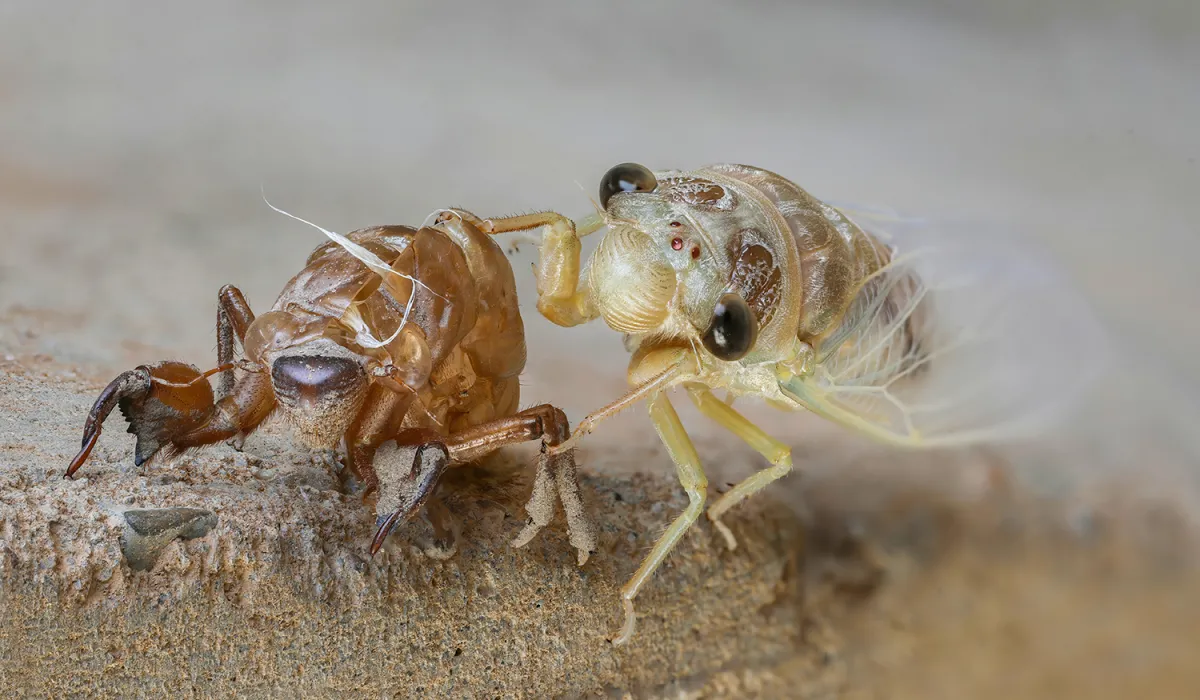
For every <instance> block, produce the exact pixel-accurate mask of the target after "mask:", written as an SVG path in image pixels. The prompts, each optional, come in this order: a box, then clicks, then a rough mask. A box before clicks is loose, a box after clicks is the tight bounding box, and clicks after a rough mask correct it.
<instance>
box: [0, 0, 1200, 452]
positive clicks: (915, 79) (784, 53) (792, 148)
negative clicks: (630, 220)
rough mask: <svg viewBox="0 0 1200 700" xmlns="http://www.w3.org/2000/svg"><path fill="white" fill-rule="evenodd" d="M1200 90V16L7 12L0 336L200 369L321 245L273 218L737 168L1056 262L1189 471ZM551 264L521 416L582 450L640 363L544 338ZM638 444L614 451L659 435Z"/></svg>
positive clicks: (296, 9) (875, 9) (525, 265)
mask: <svg viewBox="0 0 1200 700" xmlns="http://www.w3.org/2000/svg"><path fill="white" fill-rule="evenodd" d="M1198 75H1200V7H1198V6H1197V5H1196V4H1195V3H1185V2H1180V1H1179V0H1152V1H1150V2H1136V3H1134V2H1127V1H1124V0H1056V1H1055V2H1035V1H1032V0H1018V1H1016V2H1007V1H1006V2H1002V3H1000V2H968V1H953V0H907V1H906V2H874V1H871V0H850V1H845V2H838V3H832V2H827V3H818V2H806V3H797V2H742V3H736V4H734V3H717V2H703V3H697V2H687V3H671V2H662V3H622V2H617V3H570V4H565V3H535V2H508V3H503V4H500V3H487V2H473V3H454V2H441V3H408V2H355V3H340V4H335V3H328V2H294V1H292V2H277V1H273V0H264V1H262V2H256V3H253V4H247V3H241V2H232V1H225V0H217V1H214V2H208V3H203V4H197V3H185V2H161V3H154V4H151V5H148V4H146V3H137V2H122V1H119V0H114V1H112V2H106V3H103V4H95V3H67V2H56V3H44V2H25V1H20V0H12V1H10V2H6V3H3V7H0V311H3V312H5V313H6V314H7V318H8V320H9V321H10V326H11V325H12V324H15V327H16V328H17V329H18V330H17V332H18V333H19V334H20V338H19V340H21V342H22V343H23V347H29V346H30V345H32V347H33V348H35V349H37V350H38V351H41V352H45V353H47V354H49V355H51V356H53V357H55V358H56V359H58V360H62V361H66V362H74V363H78V364H79V365H81V366H84V367H87V368H90V369H93V370H95V371H96V372H99V373H100V374H105V373H108V372H111V371H116V370H119V369H124V368H126V367H129V366H131V365H134V364H139V363H141V362H145V361H148V360H151V359H157V358H160V357H164V356H169V357H176V358H181V359H186V360H187V361H189V362H194V363H197V364H201V365H206V363H208V362H210V359H209V358H210V357H214V356H215V353H214V348H215V335H214V321H213V317H214V308H215V295H216V291H217V290H218V289H219V288H220V286H221V285H223V284H226V283H232V284H235V285H237V286H239V287H240V288H241V289H242V290H243V291H244V292H245V293H246V294H247V296H248V298H249V300H250V303H251V305H252V306H253V307H254V308H255V309H256V310H257V311H258V312H260V313H261V312H262V311H264V310H265V309H267V308H269V307H270V305H271V304H272V303H273V301H274V299H275V295H276V294H277V293H278V291H279V290H280V288H281V287H282V285H283V284H284V282H286V281H287V280H288V279H289V278H290V277H291V276H292V275H293V274H294V273H295V272H296V271H297V270H298V269H299V267H300V265H301V263H302V262H303V260H304V259H305V257H306V256H307V255H308V253H309V251H310V250H311V249H312V247H313V246H315V245H316V244H318V243H320V242H322V241H323V240H324V239H323V238H322V235H321V234H320V233H319V232H318V231H316V230H314V229H311V228H309V227H307V226H304V225H303V224H300V223H298V222H296V221H293V220H290V219H288V218H285V217H283V216H281V215H279V214H277V213H275V212H273V211H272V210H271V209H270V208H269V207H268V206H267V205H266V203H265V202H264V201H263V194H264V193H265V194H266V196H267V198H268V199H269V200H270V201H271V202H272V203H273V204H275V205H276V206H279V207H282V208H283V209H286V210H288V211H290V212H293V213H294V214H296V215H298V216H301V217H304V218H306V219H308V220H310V221H314V222H317V223H319V224H321V225H323V226H325V227H326V228H331V229H335V230H339V231H343V232H346V231H350V230H353V229H356V228H360V227H364V226H370V225H376V224H382V223H406V224H418V223H420V222H422V221H423V220H424V219H425V217H426V216H427V215H428V214H429V213H430V212H432V211H433V210H435V209H437V208H440V207H446V206H461V207H465V208H468V209H470V210H472V211H475V212H476V213H478V214H480V215H483V216H490V215H501V214H507V213H515V212H519V211H528V210H535V209H548V208H550V209H556V210H558V211H561V212H563V213H566V214H567V215H570V216H579V215H582V214H585V213H587V212H589V211H590V210H591V203H590V202H589V197H594V196H595V191H596V186H597V183H598V181H599V178H600V176H601V174H602V173H603V172H604V171H605V170H606V169H607V168H608V167H610V166H611V165H613V164H615V163H618V162H621V161H626V160H633V161H638V162H642V163H645V164H647V165H648V166H650V167H652V168H655V169H663V168H691V167H697V166H700V165H704V164H706V163H709V162H722V161H732V162H743V163H751V164H754V165H759V166H762V167H766V168H768V169H771V170H774V171H776V172H779V173H782V174H784V175H786V176H789V177H791V178H792V179H794V180H795V181H796V182H798V183H799V184H800V185H801V186H802V187H804V188H806V189H808V190H809V191H810V192H812V193H814V194H816V195H817V196H819V197H824V198H828V199H832V200H835V201H841V202H851V203H856V204H863V205H868V206H884V207H894V208H896V209H899V210H900V211H902V212H904V213H908V214H914V215H917V216H930V217H935V218H937V217H944V218H960V219H973V220H977V221H981V222H986V223H987V224H988V225H989V226H990V227H991V229H992V230H1001V231H1003V230H1009V231H1013V232H1015V233H1019V234H1020V235H1022V236H1024V237H1026V238H1027V239H1031V240H1035V241H1037V242H1038V243H1039V244H1041V245H1043V247H1044V249H1045V252H1048V253H1049V254H1050V255H1053V256H1056V257H1057V262H1058V263H1059V264H1060V265H1061V266H1062V268H1063V274H1064V276H1065V277H1067V278H1068V280H1070V281H1071V282H1072V283H1074V284H1076V285H1078V286H1079V287H1080V288H1081V289H1082V290H1083V291H1084V292H1085V293H1086V294H1087V295H1088V296H1089V297H1090V298H1091V299H1092V300H1093V301H1094V302H1095V304H1096V306H1097V308H1098V309H1099V310H1100V312H1101V313H1102V314H1103V316H1104V318H1105V320H1106V322H1107V323H1108V324H1109V327H1110V329H1111V330H1112V332H1113V335H1114V337H1116V338H1118V339H1119V340H1121V341H1123V342H1124V343H1125V347H1124V348H1123V349H1122V350H1121V352H1122V353H1123V355H1122V360H1121V369H1120V375H1121V376H1119V377H1115V378H1114V379H1118V380H1124V381H1126V384H1125V385H1124V386H1123V387H1122V388H1119V389H1118V388H1115V387H1116V384H1115V383H1114V382H1111V381H1109V382H1106V385H1108V386H1106V388H1107V389H1108V391H1109V395H1107V396H1106V397H1104V399H1103V400H1102V401H1097V402H1096V403H1097V404H1106V405H1107V404H1113V405H1119V406H1120V407H1121V409H1122V411H1123V412H1122V413H1117V414H1114V413H1111V412H1110V415H1109V416H1108V419H1109V420H1110V421H1113V422H1114V425H1115V426H1116V427H1118V428H1120V430H1121V431H1122V432H1129V430H1130V427H1129V425H1128V424H1129V423H1130V422H1131V421H1141V422H1142V423H1143V424H1144V426H1143V428H1141V429H1142V430H1143V433H1144V435H1143V437H1144V439H1145V440H1146V441H1149V442H1161V440H1160V437H1159V436H1158V435H1151V434H1150V433H1154V432H1155V431H1160V430H1161V428H1160V424H1161V423H1163V422H1164V421H1167V422H1169V421H1175V422H1176V423H1177V424H1179V425H1178V429H1177V430H1176V433H1177V435H1176V438H1178V439H1186V438H1181V437H1180V436H1181V435H1190V434H1191V430H1192V427H1191V425H1192V424H1191V423H1190V422H1189V421H1190V418H1186V417H1182V416H1185V415H1190V414H1187V411H1184V410H1183V409H1182V408H1179V407H1178V406H1177V405H1176V404H1177V402H1182V403H1183V404H1187V403H1188V400H1189V399H1191V398H1192V397H1194V396H1195V394H1194V392H1192V391H1191V388H1190V387H1191V386H1192V385H1193V383H1195V382H1197V381H1198V380H1200V366H1198V365H1197V363H1196V362H1195V361H1194V358H1195V355H1196V350H1197V348H1198V347H1200V322H1197V320H1196V318H1195V315H1194V311H1195V306H1196V303H1197V302H1198V301H1200V275H1197V274H1196V272H1195V266H1196V264H1197V261H1198V260H1200V236H1198V235H1197V230H1196V223H1195V222H1196V220H1197V216H1196V214H1197V210H1198V208H1200V207H1198V205H1197V196H1198V195H1200V163H1198V162H1197V158H1198V157H1200V131H1198V129H1197V124H1200V79H1198V78H1197V76H1198ZM594 243H595V239H594V238H593V239H588V244H589V246H590V245H594ZM535 259H536V249H534V248H533V247H532V246H529V245H526V246H523V247H521V248H520V252H519V253H518V254H515V255H513V264H514V266H515V267H516V270H517V278H518V280H519V283H520V293H521V294H522V300H523V303H524V306H525V308H526V309H528V310H529V313H527V314H526V323H527V326H528V329H529V338H530V340H529V345H530V374H529V378H528V384H529V388H528V389H527V392H526V394H527V400H530V401H534V400H536V401H543V400H551V401H556V402H559V403H561V404H563V405H564V407H565V408H566V409H567V410H568V413H569V414H570V415H571V416H572V418H573V419H574V420H578V418H579V417H581V416H582V415H583V413H585V412H586V411H588V410H591V409H593V408H595V407H596V406H598V405H600V404H602V403H604V402H607V401H608V400H609V399H610V398H611V397H613V396H615V395H616V394H617V393H618V392H620V391H622V389H623V388H624V382H623V371H624V367H625V363H626V361H627V356H626V354H625V353H624V351H623V350H622V348H621V344H620V342H621V341H620V337H619V336H618V335H617V334H616V333H613V332H611V331H609V330H608V329H607V328H606V327H604V325H603V324H602V323H595V324H591V325H590V326H585V327H580V328H575V329H571V330H565V329H559V328H556V327H553V326H551V325H550V324H549V323H548V322H546V321H545V320H544V319H542V318H541V317H540V316H539V315H538V314H537V313H536V311H534V309H533V300H534V296H535V293H534V287H533V277H532V274H530V273H529V272H528V270H529V265H530V264H531V263H532V262H533V261H534V260H535ZM11 332H12V331H10V334H11ZM1021 351H1024V352H1029V353H1030V354H1031V356H1036V352H1037V350H1036V347H1033V346H1030V347H1027V348H1022V350H1021ZM1031 361H1036V359H1034V358H1033V357H1031ZM1145 370H1153V371H1154V372H1155V373H1156V374H1157V377H1156V379H1155V381H1157V385H1154V384H1153V383H1151V382H1149V381H1143V380H1142V379H1141V378H1140V377H1141V374H1140V373H1142V372H1143V371H1145ZM1126 375H1129V376H1126ZM1131 376H1134V377H1138V378H1136V379H1131V378H1130V377H1131ZM550 378H553V380H554V381H555V382H558V383H559V386H560V387H561V382H562V381H563V380H564V378H565V380H566V381H568V382H572V383H574V384H575V386H574V390H573V391H569V392H563V391H560V390H557V389H555V388H552V387H549V386H548V385H547V384H548V382H549V381H550ZM1164 390H1166V391H1169V392H1173V393H1172V396H1171V397H1170V398H1169V399H1167V398H1165V397H1164V396H1162V395H1160V392H1161V391H1164ZM1186 408H1187V410H1188V411H1190V410H1194V409H1195V406H1194V401H1193V402H1192V404H1190V405H1187V406H1186ZM684 410H685V411H686V409H684ZM637 413H639V414H640V411H638V412H637ZM768 413H769V414H773V412H768ZM1196 415H1197V416H1200V412H1197V413H1196ZM642 418H643V417H642V416H641V415H638V416H636V417H633V418H629V419H626V418H625V417H622V419H621V420H622V421H624V425H625V426H626V429H628V430H634V431H641V432H642V433H644V434H647V435H649V433H650V431H649V425H648V422H646V421H644V420H643V419H642ZM764 420H767V421H768V422H771V423H772V424H773V425H774V426H776V427H777V428H779V429H781V430H786V431H788V432H795V430H796V429H795V427H794V426H793V425H792V424H789V423H788V422H787V421H790V420H793V419H792V418H791V417H779V416H774V417H772V416H771V415H768V416H767V417H766V418H764ZM779 421H783V422H779ZM707 427H708V426H707V425H700V426H697V430H699V431H704V430H706V429H707ZM1112 427H1113V426H1110V428H1112ZM817 429H819V426H818V428H817ZM1105 430H1106V431H1108V433H1109V434H1110V435H1111V432H1112V431H1111V430H1110V429H1105ZM1147 431H1148V432H1147ZM1197 449H1200V448H1197ZM1196 454H1200V451H1198V452H1197V453H1196ZM1123 466H1125V467H1129V466H1134V465H1133V464H1131V463H1125V464H1124V465H1123ZM1137 466H1138V468H1140V465H1137Z"/></svg>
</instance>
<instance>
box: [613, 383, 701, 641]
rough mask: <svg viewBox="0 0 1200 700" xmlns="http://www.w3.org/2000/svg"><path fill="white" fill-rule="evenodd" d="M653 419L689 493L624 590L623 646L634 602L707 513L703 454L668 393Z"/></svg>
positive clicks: (655, 403)
mask: <svg viewBox="0 0 1200 700" xmlns="http://www.w3.org/2000/svg"><path fill="white" fill-rule="evenodd" d="M650 419H651V420H652V421H653V422H654V428H655V430H657V431H658V436H659V438H660V439H661V440H662V442H663V445H665V446H666V448H667V452H668V453H669V454H670V455H671V460H672V461H674V462H675V471H676V474H677V475H678V477H679V483H680V485H682V486H683V488H684V490H685V491H687V495H688V505H687V508H685V509H684V510H683V512H682V513H680V514H679V516H678V517H676V518H675V522H673V523H671V526H670V527H668V528H667V530H666V532H664V533H663V534H662V536H661V537H659V538H658V541H657V542H655V543H654V548H653V549H651V550H650V554H649V555H648V556H647V557H646V559H645V560H644V561H642V564H641V566H639V567H638V570H637V571H636V572H634V574H633V577H632V578H630V579H629V581H628V582H626V583H625V585H624V586H622V587H621V598H622V602H623V603H624V606H625V624H624V625H622V627H621V631H620V633H619V634H618V635H617V636H616V637H614V638H613V640H612V643H613V644H614V645H620V644H624V643H625V642H627V641H629V639H630V638H631V637H632V636H633V630H634V623H635V621H636V617H635V615H634V612H633V599H634V598H635V597H636V596H637V594H638V591H639V590H641V588H642V586H643V585H644V584H645V583H646V581H647V580H648V579H649V578H650V576H651V575H652V574H653V573H654V571H655V570H656V569H657V568H658V567H659V566H660V565H661V564H662V563H663V560H664V559H666V558H667V555H668V554H670V553H671V550H672V549H674V548H675V545H676V544H677V543H678V542H679V540H680V538H681V537H683V534H684V533H685V532H687V530H688V528H690V527H691V526H692V524H693V523H695V522H696V519H697V518H698V517H700V511H702V510H704V499H705V496H706V491H707V489H708V479H706V478H705V476H704V471H703V470H702V469H701V467H700V455H698V454H697V453H696V447H695V445H693V444H692V440H691V438H689V437H688V434H687V431H686V430H684V427H683V423H681V422H680V420H679V414H677V413H675V408H674V407H673V406H672V405H671V402H670V401H669V400H668V399H667V397H666V395H665V394H658V395H657V396H655V397H654V398H653V399H651V400H650Z"/></svg>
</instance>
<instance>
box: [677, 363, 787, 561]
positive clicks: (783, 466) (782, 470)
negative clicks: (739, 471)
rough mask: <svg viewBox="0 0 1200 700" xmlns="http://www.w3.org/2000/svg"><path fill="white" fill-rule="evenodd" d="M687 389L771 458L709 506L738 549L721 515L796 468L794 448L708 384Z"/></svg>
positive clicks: (715, 417)
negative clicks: (714, 391) (738, 410)
mask: <svg viewBox="0 0 1200 700" xmlns="http://www.w3.org/2000/svg"><path fill="white" fill-rule="evenodd" d="M687 391H688V395H689V396H691V397H692V401H693V402H694V403H695V404H696V407H697V408H699V409H700V412H701V413H703V414H704V415H706V416H708V417H709V418H711V419H713V420H714V421H716V422H717V423H720V424H721V426H723V427H724V428H725V429H726V430H728V431H729V432H731V433H733V434H734V435H737V436H738V437H740V438H741V439H742V440H744V441H745V442H746V444H747V445H750V447H752V448H754V450H755V451H756V452H758V453H759V454H761V455H762V456H763V457H766V458H767V461H768V462H770V463H771V466H770V467H767V468H766V469H764V470H762V471H760V472H757V473H755V474H752V475H750V476H748V477H746V478H745V479H743V480H742V481H741V482H740V483H738V484H737V485H736V486H734V487H733V488H732V489H730V490H729V491H728V492H726V493H725V494H724V495H722V496H721V497H720V498H718V499H717V500H716V502H715V503H713V504H712V505H711V506H709V508H708V519H709V520H711V521H712V523H713V525H715V526H716V528H717V530H718V531H719V532H720V533H721V535H722V536H723V537H724V538H725V544H727V545H729V548H730V549H737V539H736V538H734V536H733V532H732V531H730V529H729V527H728V526H727V525H725V523H723V522H721V516H722V515H724V514H725V513H726V511H728V510H729V509H730V508H732V507H734V506H735V505H737V504H738V503H741V502H742V501H743V500H745V498H746V497H748V496H750V495H751V494H753V493H755V492H756V491H759V490H761V489H763V488H765V487H766V486H767V485H768V484H770V483H771V482H773V481H776V480H778V479H782V478H783V477H785V476H787V475H788V473H789V472H791V471H792V450H791V448H790V447H788V446H787V445H785V444H783V443H782V442H780V441H778V440H776V439H775V438H773V437H771V436H770V435H767V434H766V433H765V432H763V430H762V428H759V427H758V426H757V425H755V424H754V423H751V422H750V421H749V420H748V419H747V418H746V417H745V416H743V415H742V414H740V413H738V412H737V411H736V410H734V408H733V407H732V406H730V405H729V404H728V403H726V402H724V401H721V400H720V399H718V398H717V397H716V396H714V395H713V393H712V391H710V390H709V389H708V387H706V386H702V385H699V384H689V385H688V386H687Z"/></svg>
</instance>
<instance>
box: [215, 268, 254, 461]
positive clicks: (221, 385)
mask: <svg viewBox="0 0 1200 700" xmlns="http://www.w3.org/2000/svg"><path fill="white" fill-rule="evenodd" d="M251 323H254V311H252V310H251V309H250V304H249V303H247V302H246V297H245V296H243V295H242V291H241V290H240V289H238V288H237V287H235V286H233V285H232V284H227V285H225V286H224V287H221V291H219V292H217V364H218V365H221V366H226V365H230V364H233V355H234V351H235V348H234V341H237V343H238V344H241V342H242V341H243V340H244V339H245V338H246V329H248V328H249V327H250V324H251ZM233 384H234V372H233V370H232V369H227V370H225V371H224V372H221V377H220V380H219V381H218V383H217V400H220V399H223V398H225V397H226V396H229V395H230V394H231V393H233ZM234 447H236V448H237V449H239V450H240V449H241V444H240V443H238V444H236V445H234Z"/></svg>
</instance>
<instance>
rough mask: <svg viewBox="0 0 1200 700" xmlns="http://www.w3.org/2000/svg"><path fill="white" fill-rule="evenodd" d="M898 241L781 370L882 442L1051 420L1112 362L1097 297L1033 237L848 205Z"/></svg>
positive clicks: (941, 438)
mask: <svg viewBox="0 0 1200 700" xmlns="http://www.w3.org/2000/svg"><path fill="white" fill-rule="evenodd" d="M841 211H842V212H843V213H844V214H846V215H848V216H849V217H850V218H851V219H852V220H854V222H855V223H856V224H858V225H859V226H861V227H863V228H864V230H866V231H868V232H869V233H871V234H872V235H874V236H875V237H876V238H877V239H879V240H881V241H882V242H884V243H885V244H886V245H888V246H890V247H892V248H893V253H892V259H891V261H890V262H889V263H888V264H887V265H885V266H884V267H883V268H881V269H880V270H879V271H878V272H877V273H876V274H874V275H872V276H871V277H869V278H868V279H866V280H864V282H863V284H862V285H861V287H860V288H859V290H858V293H857V295H856V297H855V299H854V301H853V302H852V303H851V305H850V307H849V309H848V311H847V313H846V315H845V317H844V318H843V320H842V324H841V326H840V327H839V328H838V329H837V330H836V331H835V332H834V333H832V334H831V335H830V336H829V338H828V339H827V341H826V343H825V344H823V345H822V346H820V347H819V348H818V362H817V363H816V367H815V370H814V371H813V372H812V373H811V374H809V375H806V376H792V375H787V376H781V377H780V388H781V389H782V391H783V392H784V393H785V394H786V395H788V396H789V397H791V398H792V399H794V400H795V401H797V402H798V403H800V404H801V405H802V406H804V407H805V408H807V409H808V410H811V411H812V412H814V413H816V414H818V415H820V416H822V417H824V418H826V419H829V420H831V421H834V422H836V423H839V424H841V425H843V426H845V427H847V428H849V429H851V430H853V431H856V432H859V433H862V434H863V435H865V436H867V437H870V438H873V439H875V440H878V441H881V442H885V443H889V444H893V445H900V446H904V447H944V446H958V445H968V444H978V443H985V442H986V443H991V442H1002V441H1009V440H1014V439H1021V438H1025V437H1029V436H1032V435H1033V434H1035V433H1037V432H1040V431H1042V430H1045V429H1047V428H1048V427H1049V426H1050V425H1051V424H1052V423H1053V421H1054V420H1055V419H1056V418H1058V417H1060V416H1061V415H1062V414H1063V412H1064V410H1065V409H1067V408H1068V407H1069V406H1070V405H1071V403H1072V402H1073V401H1074V400H1076V399H1077V398H1078V397H1079V396H1080V394H1081V392H1082V390H1084V389H1085V388H1086V387H1087V386H1088V385H1089V383H1090V382H1091V380H1092V379H1094V378H1095V377H1096V376H1097V375H1098V373H1099V371H1100V369H1101V368H1102V367H1103V366H1104V364H1105V363H1106V362H1107V361H1108V360H1109V353H1108V343H1107V341H1106V339H1105V336H1104V334H1103V332H1102V330H1101V328H1100V326H1099V324H1098V322H1097V321H1096V319H1095V316H1094V313H1093V311H1092V309H1091V307H1090V306H1089V304H1088V303H1087V302H1086V301H1085V300H1084V299H1083V297H1082V296H1081V295H1080V294H1079V292H1078V291H1077V290H1076V289H1074V288H1073V287H1072V285H1071V284H1070V282H1069V280H1068V277H1067V276H1066V275H1065V274H1064V273H1063V272H1062V271H1059V270H1058V269H1056V268H1055V267H1054V266H1053V265H1052V264H1051V263H1050V261H1049V257H1048V256H1046V255H1044V254H1042V253H1041V252H1040V251H1038V250H1037V248H1036V247H1035V246H1032V245H1030V244H1028V243H1023V242H1021V241H1019V240H1017V239H1016V238H1014V237H1012V236H1011V235H1009V234H1006V233H1003V232H996V231H986V230H981V229H980V228H978V227H975V228H968V227H966V226H952V225H948V224H947V225H936V224H931V223H929V222H926V221H922V220H917V219H905V218H902V217H899V216H895V215H889V214H886V213H880V212H878V211H876V212H868V211H857V210H855V209H852V208H842V210H841Z"/></svg>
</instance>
